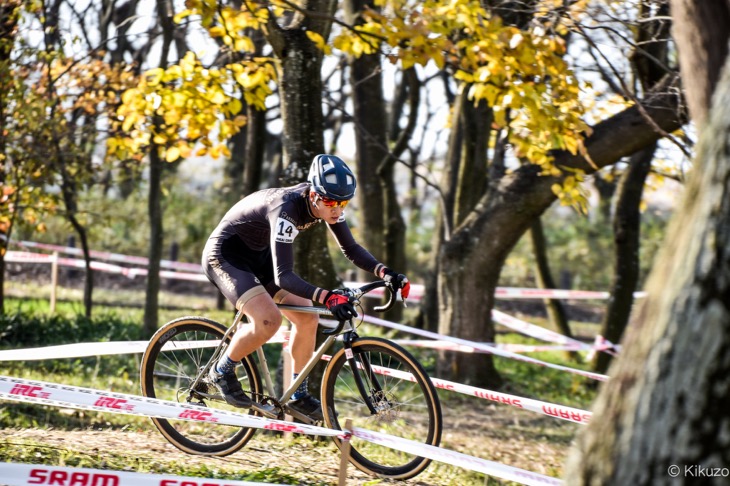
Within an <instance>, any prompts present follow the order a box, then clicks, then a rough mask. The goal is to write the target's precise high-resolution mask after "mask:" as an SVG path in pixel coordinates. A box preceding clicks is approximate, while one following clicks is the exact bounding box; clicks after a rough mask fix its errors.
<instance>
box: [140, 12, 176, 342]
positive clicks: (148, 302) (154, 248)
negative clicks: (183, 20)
mask: <svg viewBox="0 0 730 486" xmlns="http://www.w3.org/2000/svg"><path fill="white" fill-rule="evenodd" d="M157 16H158V18H159V20H160V24H161V25H162V31H163V38H162V50H161V53H160V63H159V66H160V67H161V68H163V69H164V68H166V67H167V62H168V61H167V58H168V56H169V53H170V44H171V43H172V39H173V31H174V24H173V23H172V17H173V7H172V3H171V1H170V0H157ZM162 123H163V122H162V120H161V119H155V121H154V126H155V127H158V126H161V125H162ZM155 131H156V128H155ZM149 157H150V173H149V192H148V196H147V198H148V199H147V214H148V217H149V221H150V243H149V245H150V246H149V252H148V253H149V254H148V255H147V258H148V259H149V264H148V267H147V291H146V294H145V303H144V321H143V327H142V329H143V332H144V334H145V335H147V336H152V334H154V333H155V331H156V330H157V325H158V322H157V321H158V319H159V317H158V315H159V312H158V311H159V293H160V261H161V260H162V245H163V240H164V230H163V227H162V171H163V166H164V164H165V162H164V161H163V160H162V159H161V158H160V155H159V151H158V147H157V145H156V144H154V143H153V144H152V145H151V147H150V154H149Z"/></svg>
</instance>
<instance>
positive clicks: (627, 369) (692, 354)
mask: <svg viewBox="0 0 730 486" xmlns="http://www.w3.org/2000/svg"><path fill="white" fill-rule="evenodd" d="M701 1H704V0H701ZM708 99H709V97H708ZM714 100H715V109H714V110H713V111H712V112H711V115H710V118H709V119H708V120H707V123H706V128H705V129H704V130H703V132H702V134H701V139H700V144H699V146H698V151H697V157H696V159H695V167H694V169H693V171H692V175H691V176H690V181H689V183H688V184H687V188H686V194H685V197H684V199H683V204H682V205H681V206H680V210H679V213H678V214H677V215H676V217H675V219H674V220H673V221H672V225H671V227H670V229H669V231H668V234H667V243H666V244H665V246H664V248H663V249H662V252H661V254H660V256H659V257H658V259H657V262H656V264H655V266H654V270H653V272H652V275H651V277H650V280H649V283H648V285H647V291H648V293H649V297H648V300H647V302H646V303H645V305H644V306H643V307H642V309H641V312H640V313H639V314H638V316H637V318H636V325H635V326H634V327H632V328H630V329H629V330H628V332H627V335H626V339H624V347H623V350H622V353H621V356H620V358H619V359H618V360H617V361H616V362H615V364H614V366H613V367H611V370H610V371H611V372H610V374H611V380H610V381H609V382H607V383H606V385H605V386H604V388H603V389H602V390H601V393H600V395H599V397H598V399H597V402H596V404H595V406H594V407H593V411H594V415H593V417H594V418H593V421H592V422H591V423H590V425H589V426H588V427H587V428H586V429H585V430H584V432H583V434H582V435H581V437H580V439H579V442H578V444H577V447H576V448H575V449H574V450H573V453H572V455H571V459H570V461H569V464H568V466H567V469H566V473H565V477H566V478H567V479H568V482H569V483H571V484H662V483H663V484H666V483H668V482H670V480H669V479H668V478H669V477H673V476H677V475H678V476H679V477H680V478H681V479H679V480H677V481H678V483H695V482H697V483H699V482H700V481H701V480H700V479H693V478H698V477H701V476H698V475H697V473H696V471H697V470H698V468H700V469H701V468H715V467H716V468H723V467H727V465H728V464H729V463H730V436H729V435H728V434H727V433H726V431H727V430H730V415H728V413H727V408H728V404H730V309H729V308H728V302H730V191H728V184H727V181H728V180H730V153H729V152H728V149H727V147H728V142H729V141H730V115H729V114H728V111H727V109H726V107H727V106H728V104H730V69H728V67H727V66H726V68H725V71H724V76H723V78H722V81H721V84H720V85H718V92H717V93H716V96H715V98H714ZM672 468H676V469H672ZM722 481H723V480H717V483H716V484H721V483H722Z"/></svg>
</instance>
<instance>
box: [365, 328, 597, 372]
mask: <svg viewBox="0 0 730 486" xmlns="http://www.w3.org/2000/svg"><path fill="white" fill-rule="evenodd" d="M363 321H365V322H369V323H371V324H375V325H378V326H383V327H388V328H391V329H396V330H398V331H403V332H407V333H411V334H416V335H418V336H423V337H427V338H429V339H436V340H441V341H448V342H451V343H454V344H458V345H461V346H471V347H473V348H474V349H478V350H480V351H485V352H487V353H491V354H493V355H495V356H501V357H503V358H512V359H515V360H517V361H524V362H526V363H532V364H535V365H538V366H544V367H547V368H553V369H557V370H562V371H567V372H568V373H573V374H576V375H581V376H585V377H588V378H591V379H593V380H598V381H607V380H608V376H606V375H602V374H599V373H593V372H591V371H585V370H579V369H575V368H569V367H567V366H562V365H557V364H553V363H547V362H545V361H540V360H539V359H535V358H530V357H528V356H522V355H520V354H517V353H511V352H509V351H505V350H502V349H498V348H495V347H494V346H490V345H488V344H485V343H477V342H473V341H467V340H466V339H459V338H455V337H451V336H446V335H444V334H438V333H435V332H431V331H426V330H424V329H416V328H414V327H409V326H404V325H403V324H397V323H395V322H390V321H386V320H385V319H380V318H378V317H373V316H369V315H365V316H363Z"/></svg>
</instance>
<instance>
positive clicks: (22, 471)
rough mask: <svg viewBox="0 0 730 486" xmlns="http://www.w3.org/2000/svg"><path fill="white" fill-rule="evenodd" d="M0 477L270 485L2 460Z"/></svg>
mask: <svg viewBox="0 0 730 486" xmlns="http://www.w3.org/2000/svg"><path fill="white" fill-rule="evenodd" d="M0 477H2V484H5V485H8V486H26V485H34V484H41V485H42V484H47V485H49V486H52V485H56V486H64V485H68V486H258V485H264V484H266V485H270V484H271V483H253V482H251V481H236V480H232V479H203V478H195V477H186V476H171V475H167V474H150V473H136V472H128V471H112V470H109V469H87V468H77V467H63V466H46V465H38V464H14V463H8V462H4V463H0Z"/></svg>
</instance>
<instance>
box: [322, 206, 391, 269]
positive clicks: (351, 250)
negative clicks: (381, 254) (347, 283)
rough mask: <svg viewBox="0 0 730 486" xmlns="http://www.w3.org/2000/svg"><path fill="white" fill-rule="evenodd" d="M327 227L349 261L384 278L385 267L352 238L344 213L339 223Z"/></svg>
mask: <svg viewBox="0 0 730 486" xmlns="http://www.w3.org/2000/svg"><path fill="white" fill-rule="evenodd" d="M327 226H328V228H329V230H330V232H331V233H332V235H333V236H334V237H335V240H337V244H338V245H339V246H340V250H341V251H342V254H343V255H345V256H346V257H347V259H348V260H350V261H351V262H352V263H354V264H355V265H356V266H357V267H359V268H361V269H363V270H365V271H366V272H372V273H373V274H375V275H376V276H377V277H379V278H382V276H383V275H382V274H383V270H385V265H383V264H382V263H380V262H379V261H378V260H377V259H376V258H375V257H374V256H373V255H372V254H370V252H369V251H367V250H366V249H365V248H363V247H362V246H361V245H360V244H359V243H358V242H357V241H355V237H354V236H352V231H350V227H349V226H348V225H347V221H345V217H344V213H343V216H342V217H341V218H340V219H339V220H338V221H337V223H335V224H330V225H327Z"/></svg>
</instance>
